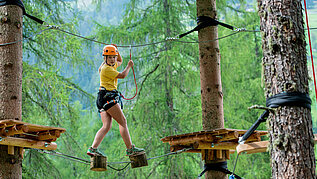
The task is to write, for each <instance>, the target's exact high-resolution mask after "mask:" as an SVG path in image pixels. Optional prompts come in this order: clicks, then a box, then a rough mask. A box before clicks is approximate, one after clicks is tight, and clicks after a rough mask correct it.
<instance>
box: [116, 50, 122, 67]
mask: <svg viewBox="0 0 317 179" xmlns="http://www.w3.org/2000/svg"><path fill="white" fill-rule="evenodd" d="M122 61H123V60H122V57H121V55H120V53H119V52H118V58H117V63H118V67H119V66H120V65H121V64H122Z"/></svg>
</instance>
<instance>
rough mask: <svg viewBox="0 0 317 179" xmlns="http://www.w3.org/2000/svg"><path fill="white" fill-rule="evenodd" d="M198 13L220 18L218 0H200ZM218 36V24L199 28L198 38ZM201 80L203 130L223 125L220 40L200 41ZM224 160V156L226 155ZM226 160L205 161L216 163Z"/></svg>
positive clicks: (219, 177)
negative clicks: (217, 10)
mask: <svg viewBox="0 0 317 179" xmlns="http://www.w3.org/2000/svg"><path fill="white" fill-rule="evenodd" d="M196 6H197V17H199V16H209V17H211V18H214V19H216V18H217V12H216V1H215V0H197V1H196ZM216 38H218V30H217V26H211V27H207V28H204V29H201V30H199V31H198V39H199V41H208V40H213V39H216ZM199 63H200V83H201V104H202V122H203V130H210V129H216V128H223V127H224V118H223V98H222V96H223V95H222V86H221V74H220V52H219V43H218V41H210V42H207V43H199ZM224 160H225V159H224ZM224 160H217V161H205V162H206V163H216V162H220V161H224ZM205 177H206V178H212V179H216V178H217V179H222V178H227V175H226V174H224V173H222V172H218V171H213V170H210V171H207V173H206V174H205Z"/></svg>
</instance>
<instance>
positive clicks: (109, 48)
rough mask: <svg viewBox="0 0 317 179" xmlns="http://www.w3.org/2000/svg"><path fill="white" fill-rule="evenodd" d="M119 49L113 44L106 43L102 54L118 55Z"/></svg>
mask: <svg viewBox="0 0 317 179" xmlns="http://www.w3.org/2000/svg"><path fill="white" fill-rule="evenodd" d="M118 54H119V53H118V50H117V48H116V47H115V46H113V45H106V46H105V47H104V48H103V53H102V56H105V55H118Z"/></svg>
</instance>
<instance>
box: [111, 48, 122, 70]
mask: <svg viewBox="0 0 317 179" xmlns="http://www.w3.org/2000/svg"><path fill="white" fill-rule="evenodd" d="M111 45H113V46H115V47H116V48H117V50H118V47H117V45H116V44H111ZM122 62H123V60H122V57H121V55H120V53H119V50H118V58H117V63H118V67H119V66H120V65H121V64H122Z"/></svg>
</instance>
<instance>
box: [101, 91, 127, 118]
mask: <svg viewBox="0 0 317 179" xmlns="http://www.w3.org/2000/svg"><path fill="white" fill-rule="evenodd" d="M99 91H104V92H105V95H104V96H103V98H104V99H105V100H107V101H106V102H105V104H104V105H103V106H102V109H107V107H108V106H111V105H113V104H117V103H119V104H120V105H121V109H123V102H122V96H121V93H120V92H119V91H117V90H112V91H107V90H106V88H104V87H100V88H99ZM102 109H101V110H100V112H101V111H102Z"/></svg>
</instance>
